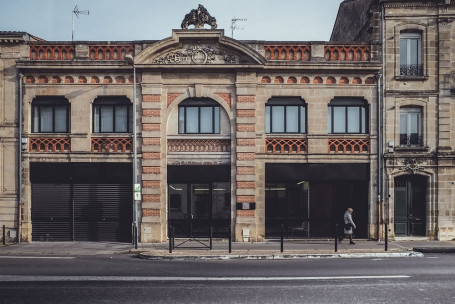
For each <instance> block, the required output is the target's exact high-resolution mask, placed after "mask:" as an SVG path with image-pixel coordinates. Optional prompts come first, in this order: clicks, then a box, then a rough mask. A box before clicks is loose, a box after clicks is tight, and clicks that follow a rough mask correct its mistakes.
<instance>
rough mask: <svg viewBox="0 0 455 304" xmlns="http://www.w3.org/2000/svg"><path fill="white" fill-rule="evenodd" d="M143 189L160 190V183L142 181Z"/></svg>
mask: <svg viewBox="0 0 455 304" xmlns="http://www.w3.org/2000/svg"><path fill="white" fill-rule="evenodd" d="M142 187H144V188H161V181H142Z"/></svg>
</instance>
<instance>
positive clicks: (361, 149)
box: [328, 138, 370, 154]
mask: <svg viewBox="0 0 455 304" xmlns="http://www.w3.org/2000/svg"><path fill="white" fill-rule="evenodd" d="M328 148H329V151H328V152H329V153H343V154H356V153H370V140H369V139H344V138H342V139H329V142H328Z"/></svg>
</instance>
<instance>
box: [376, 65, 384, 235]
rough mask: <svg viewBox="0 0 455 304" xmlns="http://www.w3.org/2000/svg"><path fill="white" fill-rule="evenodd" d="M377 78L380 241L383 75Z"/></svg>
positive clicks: (379, 219) (377, 185)
mask: <svg viewBox="0 0 455 304" xmlns="http://www.w3.org/2000/svg"><path fill="white" fill-rule="evenodd" d="M375 78H376V104H377V109H376V111H377V115H376V121H377V176H376V178H377V180H376V187H377V202H378V211H379V212H378V215H379V218H378V239H379V240H380V239H381V235H380V234H379V231H380V229H379V228H380V226H381V218H382V212H381V210H382V206H381V204H382V187H383V185H382V181H383V179H382V174H383V173H382V128H381V126H382V106H381V79H382V74H381V73H377V74H376V75H375Z"/></svg>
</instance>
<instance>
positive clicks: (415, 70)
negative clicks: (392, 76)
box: [400, 64, 423, 76]
mask: <svg viewBox="0 0 455 304" xmlns="http://www.w3.org/2000/svg"><path fill="white" fill-rule="evenodd" d="M400 75H401V76H423V65H422V64H402V65H400Z"/></svg>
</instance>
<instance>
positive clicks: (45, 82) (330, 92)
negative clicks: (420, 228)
mask: <svg viewBox="0 0 455 304" xmlns="http://www.w3.org/2000/svg"><path fill="white" fill-rule="evenodd" d="M354 2H355V1H345V2H344V3H343V4H342V5H341V6H340V12H339V15H338V17H337V21H336V23H335V27H334V34H333V35H332V39H333V40H334V41H333V42H327V43H321V42H292V43H290V42H283V41H279V42H277V41H238V40H234V39H231V38H229V37H226V36H224V31H223V30H218V29H216V20H214V18H213V19H209V18H205V19H204V18H202V20H211V21H210V26H211V27H212V28H211V29H204V28H203V26H204V23H202V26H201V23H198V18H197V16H199V15H197V11H196V12H195V13H194V14H188V15H187V16H186V19H187V18H190V19H188V20H186V19H185V20H186V21H187V22H186V23H185V22H184V23H185V29H182V30H173V31H172V36H171V37H170V38H167V39H164V40H160V41H132V42H102V41H97V42H74V43H72V42H47V41H39V39H37V38H36V39H35V38H33V39H28V40H27V39H22V40H21V39H17V40H15V41H9V42H6V38H5V37H8V36H9V35H17V34H19V33H9V32H0V41H1V56H0V67H2V73H1V76H0V77H2V78H0V80H1V81H2V82H1V85H0V88H1V89H2V90H3V94H2V95H0V96H2V97H1V98H2V99H1V109H3V111H4V112H2V115H3V121H4V122H2V129H1V130H2V132H3V133H5V137H3V133H2V141H1V145H2V149H1V151H2V153H3V154H2V156H3V158H2V163H3V164H5V165H4V166H3V169H2V173H1V174H2V175H1V176H0V177H1V178H0V181H1V183H2V187H1V188H2V189H3V190H2V191H3V192H1V195H0V203H1V204H2V205H0V207H1V209H0V216H1V218H2V220H4V221H5V222H6V223H7V224H6V225H7V226H8V227H9V228H8V229H9V230H8V231H9V232H12V233H13V235H14V231H20V238H21V240H22V241H33V240H93V241H96V240H99V241H103V240H110V241H125V242H129V241H131V240H132V238H134V234H133V232H134V229H132V228H133V227H134V226H133V225H137V228H138V236H139V239H140V241H142V242H160V241H165V240H166V239H167V237H168V235H169V231H170V230H171V229H172V230H174V231H175V233H176V236H178V237H204V236H207V235H208V234H209V231H210V229H211V231H212V233H213V235H214V236H217V237H227V235H228V234H229V231H230V230H229V226H231V228H232V235H233V237H234V239H235V240H236V241H261V240H263V239H265V238H268V237H275V236H277V235H279V233H280V232H281V227H282V225H283V227H284V228H285V233H287V234H288V235H289V236H291V237H331V236H332V235H333V229H334V227H335V224H337V223H338V221H339V218H341V216H342V214H343V211H344V209H346V208H347V207H353V208H354V209H355V211H356V215H355V216H356V222H357V223H358V226H359V229H358V230H357V234H358V237H361V238H382V237H383V224H384V222H385V221H386V220H387V219H390V224H391V225H390V227H391V229H393V230H392V231H393V232H395V229H396V228H395V226H393V225H392V223H395V221H394V214H395V213H394V212H395V211H394V210H395V209H394V206H395V204H394V201H393V200H394V198H395V197H396V196H400V195H401V197H403V196H404V197H406V195H408V194H409V195H411V194H413V195H414V196H418V197H425V198H427V200H426V206H427V207H426V209H425V210H426V212H427V213H426V217H425V218H426V220H425V224H424V225H425V227H426V228H425V229H424V232H423V233H422V232H419V233H420V234H422V235H424V236H428V237H437V238H441V239H442V238H443V235H442V225H441V224H442V222H443V221H445V223H446V222H447V223H449V224H450V222H451V215H448V216H446V217H441V216H442V214H441V212H440V211H442V210H443V209H441V208H446V207H447V208H448V209H444V212H446V211H445V210H448V211H447V212H452V211H450V210H451V209H450V208H451V204H452V203H451V194H450V193H451V190H450V187H451V186H450V185H451V183H450V164H451V162H452V160H451V158H450V150H448V149H449V148H448V147H450V140H449V139H448V138H446V140H447V143H444V145H441V144H440V142H441V139H439V137H440V135H439V136H437V134H443V133H442V132H439V131H442V129H443V128H442V127H439V126H438V127H436V126H435V124H434V122H435V121H444V122H445V123H448V121H450V119H448V117H449V116H450V112H449V111H438V106H437V105H436V104H437V103H440V102H441V97H440V96H439V93H436V89H437V88H439V84H438V81H439V80H440V79H442V78H440V77H439V76H437V75H433V73H435V71H436V65H437V64H436V63H435V62H434V59H433V58H434V57H432V56H430V55H432V53H429V52H430V51H426V53H425V54H426V55H425V56H424V57H422V58H426V60H427V61H428V62H424V64H425V65H424V68H425V71H428V72H425V73H426V74H425V75H423V76H421V75H419V76H418V77H420V78H418V79H414V78H415V77H414V75H413V77H403V75H396V74H394V73H396V72H397V70H396V67H398V73H400V67H399V65H398V66H397V65H396V62H395V61H393V60H392V59H393V58H395V57H396V56H397V55H392V54H395V53H394V52H397V50H398V48H397V46H396V44H394V43H393V42H390V44H391V45H390V46H388V47H389V48H390V51H389V48H387V45H386V48H385V50H386V52H385V53H384V54H386V53H387V52H391V53H390V54H389V55H384V57H385V58H383V56H382V53H381V39H380V38H381V33H382V31H384V32H387V30H386V29H385V28H384V30H383V27H382V26H381V22H380V21H381V12H382V7H386V6H387V5H388V4H383V2H388V1H381V4H380V5H379V4H378V3H376V2H374V1H371V3H368V4H371V6H370V5H369V6H368V7H367V8H365V7H364V6H362V5H360V6H355V5H354V7H355V8H356V9H355V11H350V8H349V7H348V8H347V9H346V6H345V5H352V4H353V3H354ZM365 3H366V2H364V4H365ZM425 7H426V8H425V9H430V8H429V7H431V6H425ZM436 7H437V8H438V9H442V7H441V8H440V7H439V6H436ZM447 7H448V9H450V6H447ZM387 9H389V8H387ZM390 11H391V12H393V11H394V9H390ZM449 11H450V10H449ZM354 12H356V13H357V14H363V13H368V14H367V17H366V18H359V20H360V21H359V22H365V24H364V25H365V26H366V25H368V26H366V30H365V31H366V33H367V34H369V40H367V41H365V42H362V41H358V40H357V38H355V37H364V36H365V35H366V34H362V35H353V36H349V37H347V38H346V39H344V38H343V36H342V34H343V33H339V34H337V32H336V30H335V29H336V28H337V27H338V26H340V27H341V26H343V20H345V21H346V20H348V19H352V18H348V17H346V16H352V14H353V13H354ZM387 12H388V11H387ZM202 13H203V14H204V11H202ZM205 14H206V12H205ZM192 16H193V17H195V18H193V19H191V18H192ZM362 16H363V15H362ZM210 18H211V17H210ZM397 19H399V18H398V17H397V18H392V17H390V21H388V20H387V19H386V21H385V24H392V23H391V21H392V20H397ZM410 19H412V18H410ZM185 20H184V21H185ZM362 20H363V21H362ZM199 21H200V20H199ZM387 22H389V23H387ZM394 22H395V21H394ZM184 23H182V24H184ZM188 24H193V25H195V28H190V29H188ZM447 24H449V27H450V26H451V25H450V24H451V23H450V22H447ZM400 26H401V25H400ZM357 28H360V27H357ZM362 29H364V28H362ZM418 29H420V30H422V31H423V29H421V28H420V27H419V28H418ZM395 30H396V29H395ZM411 32H412V31H411ZM390 33H393V30H390ZM424 33H425V36H424V37H425V38H422V40H421V41H426V42H425V46H428V48H429V49H431V51H432V52H436V47H434V44H435V43H434V40H431V39H433V38H436V37H435V36H434V35H435V34H434V33H432V32H431V31H430V32H427V30H425V31H424ZM23 34H24V35H25V33H23ZM430 34H431V35H430ZM24 35H22V37H25V36H24ZM19 36H20V35H19ZM394 37H397V36H394ZM406 37H409V38H406V39H408V40H410V41H411V42H412V41H413V39H414V38H415V37H416V36H413V35H409V36H406ZM358 39H360V38H358ZM396 39H398V38H395V40H396ZM426 39H427V40H426ZM428 39H430V40H428ZM33 40H35V41H33ZM343 40H345V41H343ZM338 41H341V42H338ZM385 41H392V40H390V39H389V40H385ZM397 42H398V43H399V42H400V41H398V40H397V41H395V43H397ZM422 44H423V42H422ZM430 46H431V47H430ZM442 54H450V53H446V52H444V53H441V56H442ZM127 55H128V56H127ZM394 56H395V57H394ZM128 57H130V58H133V61H132V62H131V60H130V62H127V61H126V60H125V58H126V59H128ZM389 57H390V58H391V59H390V60H392V61H393V63H392V62H389ZM440 58H442V57H440ZM384 59H385V61H384ZM449 61H450V60H449ZM382 62H387V64H384V65H383V64H382ZM131 63H132V65H131ZM389 65H391V66H392V67H394V68H393V69H391V68H390V66H389ZM448 69H450V68H448ZM384 71H385V73H384ZM388 73H389V74H388ZM428 73H429V74H428ZM427 74H428V75H427ZM378 75H384V77H383V79H384V82H381V80H380V77H378ZM135 76H136V77H135ZM405 76H408V75H405ZM408 78H409V79H408ZM410 78H412V79H410ZM450 79H451V78H450V77H449V78H448V79H447V80H446V81H450ZM445 85H446V86H447V89H446V90H445V91H444V92H445V93H446V94H447V95H448V96H447V98H448V99H447V100H446V102H447V103H448V101H449V100H450V94H451V93H450V87H449V86H450V84H448V83H447V84H445ZM133 87H135V90H133ZM408 88H409V89H408ZM134 92H136V96H137V97H136V99H135V98H134V97H135V96H134ZM425 94H426V95H425ZM423 96H426V97H423ZM382 100H383V101H384V102H382ZM19 105H20V107H19ZM133 105H135V106H136V107H135V108H133ZM397 105H398V106H397ZM401 105H405V107H404V108H406V109H408V108H409V109H411V110H409V111H405V112H403V113H401V112H400V108H401V107H402V106H401ZM439 106H441V105H440V104H439ZM447 106H449V109H450V104H449V103H448V104H447ZM382 107H384V108H382ZM416 107H417V109H421V111H422V112H421V113H420V116H419V113H418V112H415V111H414V110H415V109H414V108H416ZM5 109H7V111H8V114H5V113H6V112H5ZM442 112H444V115H446V116H447V117H446V118H445V119H442V118H439V116H438V115H440V114H439V113H441V115H442V114H443V113H442ZM134 113H135V114H136V115H134ZM402 114H403V115H404V116H405V117H410V118H409V119H410V120H409V121H410V123H409V128H410V130H411V131H412V126H413V125H412V123H411V122H412V119H415V117H423V119H424V121H425V122H426V123H428V126H427V125H425V126H424V127H423V128H422V129H421V130H422V131H423V132H424V133H423V134H424V136H423V137H422V136H417V139H415V135H414V133H412V132H411V133H410V134H409V136H407V137H406V138H405V137H403V136H400V133H397V130H399V129H400V123H399V119H400V117H401V115H402ZM135 116H136V119H134V118H135ZM392 118H393V119H392ZM20 121H21V122H22V124H19V122H20ZM19 125H20V126H21V128H19ZM436 125H437V124H436ZM449 125H450V124H449ZM449 125H445V124H444V126H445V127H444V128H449V130H450V126H449ZM381 126H385V127H386V128H385V129H384V130H383V129H382V128H381ZM406 126H407V125H406ZM430 126H432V127H430ZM134 129H136V131H137V133H136V135H137V141H136V145H135V144H134V132H133V131H134ZM403 130H404V129H403ZM420 134H421V133H419V132H418V135H420ZM444 134H445V133H444ZM406 135H407V133H406ZM445 136H446V137H450V131H447V134H446V135H445ZM408 137H409V138H408ZM4 138H5V139H4ZM400 140H403V142H404V141H405V140H406V144H403V145H401V144H398V143H399V142H400ZM416 140H417V142H419V143H420V142H421V140H423V141H424V143H425V144H424V145H422V146H420V145H419V146H416V145H415V144H414V141H416ZM390 142H393V143H390ZM408 142H409V143H410V144H409V145H408ZM441 147H445V148H444V149H441ZM135 148H136V152H137V163H136V166H133V160H134V153H133V151H134V150H135ZM19 150H20V153H19ZM383 151H384V152H386V153H381V152H383ZM436 152H437V153H436ZM18 154H19V156H17V155H18ZM410 155H412V156H410ZM436 156H438V157H436ZM13 159H14V160H15V161H13ZM383 159H384V160H385V162H383V161H382V160H383ZM19 160H20V161H19ZM378 160H379V161H378ZM436 161H437V164H435V163H434V162H436ZM442 163H444V165H442ZM442 166H444V167H442ZM135 167H136V168H137V169H136V168H135ZM435 170H436V171H437V170H439V172H438V173H436V171H435ZM411 171H412V172H411ZM18 172H21V174H18ZM134 173H136V175H135V174H134ZM410 173H412V174H410ZM5 176H16V180H15V181H13V180H12V179H9V178H5ZM401 176H404V177H401ZM416 176H426V177H425V178H426V179H425V180H423V179H422V178H416ZM19 177H20V178H19ZM386 177H387V178H386ZM406 177H409V178H408V179H406ZM134 180H137V183H138V184H139V186H140V187H139V188H141V189H135V190H141V192H140V195H138V194H135V193H138V192H134V193H133V183H134V182H133V181H134ZM419 183H420V184H419ZM422 183H426V185H427V186H426V188H425V189H426V190H425V192H424V193H425V195H423V196H422V192H418V191H420V190H415V189H422V187H420V185H422ZM396 184H399V185H400V187H396ZM415 185H417V186H419V187H416V186H415ZM443 188H444V189H443ZM5 189H6V190H5ZM395 189H396V190H395ZM394 191H396V192H395V193H394ZM413 191H414V192H413ZM443 193H445V194H444V195H443ZM388 194H390V197H389V195H388ZM436 197H438V198H436ZM409 200H410V198H406V202H408V201H409ZM411 203H412V201H411ZM436 205H439V206H438V207H435V206H436ZM436 211H438V212H439V214H437V213H436ZM436 219H437V220H436ZM404 221H407V222H406V225H408V224H409V223H410V222H411V218H410V217H409V216H408V217H407V218H406V219H404ZM437 221H438V223H436V222H437ZM439 222H440V223H439ZM403 223H404V222H402V224H403ZM452 223H453V222H452ZM409 225H410V224H409ZM452 225H453V224H452ZM414 226H415V225H414ZM446 226H447V227H448V228H447V231H449V228H450V225H446ZM403 227H404V226H403V225H401V226H399V227H398V228H397V229H407V227H408V226H406V227H404V228H403ZM438 227H441V229H440V230H437V228H438ZM452 229H453V227H452ZM400 231H401V230H400ZM436 231H441V232H440V233H439V234H437V233H436ZM405 232H406V233H407V231H405ZM400 233H401V232H400ZM447 233H448V232H447ZM397 235H398V234H397ZM411 235H413V233H411ZM444 237H449V235H448V234H447V235H446V236H444Z"/></svg>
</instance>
